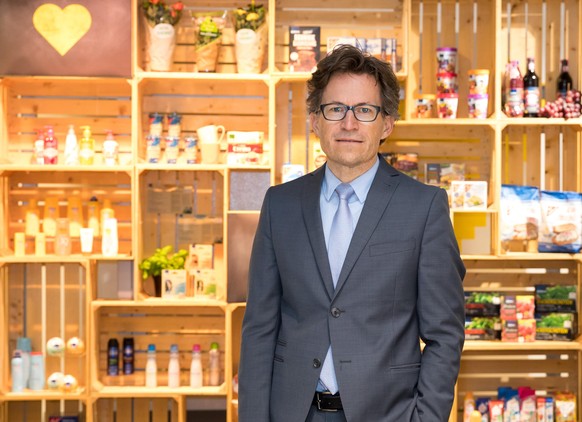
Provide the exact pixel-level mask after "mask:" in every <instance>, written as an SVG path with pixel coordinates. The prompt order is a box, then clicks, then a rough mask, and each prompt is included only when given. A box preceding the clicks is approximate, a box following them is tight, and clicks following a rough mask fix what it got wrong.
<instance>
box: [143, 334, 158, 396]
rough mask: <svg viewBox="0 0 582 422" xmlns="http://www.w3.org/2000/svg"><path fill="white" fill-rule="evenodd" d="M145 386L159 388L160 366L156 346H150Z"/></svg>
mask: <svg viewBox="0 0 582 422" xmlns="http://www.w3.org/2000/svg"><path fill="white" fill-rule="evenodd" d="M145 386H146V387H149V388H154V387H157V386H158V364H157V363H156V345H155V344H150V345H148V360H147V362H146V367H145Z"/></svg>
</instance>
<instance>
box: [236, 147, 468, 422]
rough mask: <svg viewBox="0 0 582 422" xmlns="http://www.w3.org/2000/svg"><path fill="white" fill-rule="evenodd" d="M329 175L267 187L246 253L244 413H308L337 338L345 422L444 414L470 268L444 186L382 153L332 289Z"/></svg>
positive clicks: (260, 418)
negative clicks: (325, 215) (322, 199)
mask: <svg viewBox="0 0 582 422" xmlns="http://www.w3.org/2000/svg"><path fill="white" fill-rule="evenodd" d="M323 175H324V171H323V168H320V169H318V170H316V171H315V172H313V173H310V174H307V175H305V176H304V177H302V178H300V179H297V180H295V181H292V182H288V183H285V184H282V185H278V186H274V187H271V188H270V189H269V191H268V192H267V194H266V197H265V200H264V204H263V208H262V211H261V217H260V220H259V225H258V228H257V232H256V236H255V240H254V244H253V250H252V257H251V263H250V272H249V295H248V302H247V309H246V313H245V317H244V322H243V333H242V349H241V360H240V368H239V421H240V422H267V421H272V422H287V421H288V422H302V421H305V418H306V416H307V413H308V411H309V407H310V405H311V401H312V399H313V394H314V392H315V388H316V385H317V381H318V379H319V373H320V371H321V365H322V363H323V360H324V358H325V355H326V352H327V349H328V347H329V345H330V343H331V344H332V347H333V356H334V367H335V371H336V376H337V379H338V384H339V388H340V394H341V397H342V403H343V406H344V412H345V415H346V418H347V420H348V421H350V422H375V421H394V422H402V421H428V422H438V421H447V420H448V417H449V413H450V410H451V405H452V402H453V397H454V384H455V382H456V379H457V375H458V371H459V365H460V356H461V351H462V347H463V342H464V298H463V287H462V279H463V277H464V275H465V268H464V266H463V263H462V261H461V259H460V256H459V250H458V246H457V242H456V240H455V236H454V233H453V229H452V225H451V221H450V216H449V208H448V201H447V195H446V192H445V191H444V190H442V189H439V188H436V187H432V186H427V185H424V184H422V183H419V182H417V181H415V180H413V179H411V178H409V177H408V176H405V175H403V174H402V173H399V172H398V171H396V170H395V169H394V168H392V167H391V166H390V165H388V164H387V163H386V162H385V160H383V159H382V158H381V157H380V166H379V168H378V171H377V173H376V176H375V178H374V181H373V183H372V186H371V188H370V191H369V193H368V196H367V199H366V202H365V204H364V208H363V210H362V214H361V216H360V219H359V221H358V224H357V226H356V228H355V231H354V234H353V237H352V241H351V244H350V247H349V250H348V253H347V256H346V259H345V262H344V265H343V268H342V271H341V274H340V276H339V279H338V283H337V288H336V289H335V290H334V288H333V283H332V276H331V272H330V266H329V262H328V258H327V252H326V245H325V239H324V234H323V229H322V223H321V215H320V210H319V195H320V190H321V183H322V180H323ZM419 338H420V339H422V340H423V341H424V343H425V347H424V350H423V351H422V352H421V348H420V342H419Z"/></svg>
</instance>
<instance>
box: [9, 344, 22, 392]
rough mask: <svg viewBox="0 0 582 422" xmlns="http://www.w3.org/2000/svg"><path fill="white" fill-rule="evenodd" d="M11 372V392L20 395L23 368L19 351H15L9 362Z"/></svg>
mask: <svg viewBox="0 0 582 422" xmlns="http://www.w3.org/2000/svg"><path fill="white" fill-rule="evenodd" d="M10 365H11V372H12V392H13V393H21V392H22V391H23V390H24V368H23V361H22V355H21V353H20V350H15V351H14V354H13V355H12V360H11V361H10Z"/></svg>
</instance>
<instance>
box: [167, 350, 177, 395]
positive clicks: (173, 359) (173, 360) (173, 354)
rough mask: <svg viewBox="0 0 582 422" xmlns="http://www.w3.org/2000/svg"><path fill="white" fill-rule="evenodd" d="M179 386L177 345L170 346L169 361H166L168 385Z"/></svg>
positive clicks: (171, 386)
mask: <svg viewBox="0 0 582 422" xmlns="http://www.w3.org/2000/svg"><path fill="white" fill-rule="evenodd" d="M179 386H180V355H179V352H178V345H177V344H172V345H171V346H170V361H169V363H168V387H170V388H177V387H179Z"/></svg>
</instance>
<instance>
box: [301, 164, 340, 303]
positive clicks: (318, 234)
mask: <svg viewBox="0 0 582 422" xmlns="http://www.w3.org/2000/svg"><path fill="white" fill-rule="evenodd" d="M324 174H325V166H322V167H320V168H319V169H317V170H316V171H314V172H313V173H310V174H309V175H308V176H307V177H306V178H305V179H306V183H305V189H304V190H303V195H302V198H301V204H302V209H303V218H304V219H305V226H306V228H307V234H308V236H309V240H310V242H311V248H312V249H313V255H314V256H315V261H316V263H317V267H318V268H319V273H320V274H321V278H322V279H323V283H324V285H325V290H326V292H327V295H328V297H329V299H330V300H331V298H332V297H333V291H334V288H333V280H332V276H331V270H330V267H329V261H328V259H327V248H326V246H325V236H324V234H323V225H322V223H321V211H320V209H319V195H320V193H321V183H322V181H323V176H324Z"/></svg>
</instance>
